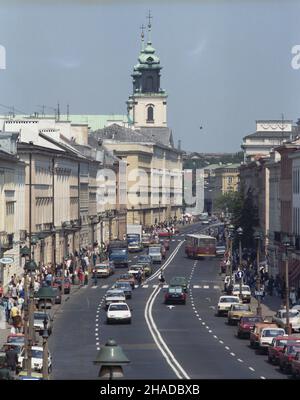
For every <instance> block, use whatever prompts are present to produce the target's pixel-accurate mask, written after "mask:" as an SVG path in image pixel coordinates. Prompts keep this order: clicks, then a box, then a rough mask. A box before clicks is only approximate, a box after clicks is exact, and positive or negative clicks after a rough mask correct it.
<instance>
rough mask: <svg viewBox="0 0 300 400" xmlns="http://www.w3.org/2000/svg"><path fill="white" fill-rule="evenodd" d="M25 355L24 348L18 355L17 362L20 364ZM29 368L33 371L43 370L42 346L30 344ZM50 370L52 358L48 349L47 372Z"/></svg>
mask: <svg viewBox="0 0 300 400" xmlns="http://www.w3.org/2000/svg"><path fill="white" fill-rule="evenodd" d="M24 357H25V349H24V350H23V351H22V353H21V355H20V357H19V363H20V364H21V365H22V364H23V360H24ZM31 368H32V369H33V370H34V371H38V372H41V371H42V370H43V347H40V346H32V347H31ZM51 371H52V358H51V354H50V351H48V373H49V374H50V373H51Z"/></svg>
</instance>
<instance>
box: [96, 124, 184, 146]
mask: <svg viewBox="0 0 300 400" xmlns="http://www.w3.org/2000/svg"><path fill="white" fill-rule="evenodd" d="M99 139H102V140H115V141H118V142H131V143H133V142H134V143H137V142H138V143H153V144H157V145H160V146H163V147H168V148H169V149H170V148H171V149H172V150H174V151H179V150H177V149H175V148H174V147H173V146H174V143H173V137H172V131H171V129H170V128H139V129H130V128H125V127H122V126H120V125H118V124H112V125H110V126H107V127H106V128H103V129H98V130H96V131H94V132H92V133H91V135H90V138H89V143H90V144H92V143H94V145H95V140H97V141H98V140H99Z"/></svg>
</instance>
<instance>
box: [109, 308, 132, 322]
mask: <svg viewBox="0 0 300 400" xmlns="http://www.w3.org/2000/svg"><path fill="white" fill-rule="evenodd" d="M106 322H107V323H108V324H110V323H112V322H127V323H128V324H131V311H130V308H129V306H128V304H127V303H113V304H110V305H109V307H108V310H107V314H106Z"/></svg>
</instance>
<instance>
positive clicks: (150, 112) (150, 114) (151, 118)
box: [147, 106, 154, 122]
mask: <svg viewBox="0 0 300 400" xmlns="http://www.w3.org/2000/svg"><path fill="white" fill-rule="evenodd" d="M147 122H154V107H153V106H148V108H147Z"/></svg>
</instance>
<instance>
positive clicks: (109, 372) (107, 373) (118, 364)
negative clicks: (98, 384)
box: [94, 339, 130, 380]
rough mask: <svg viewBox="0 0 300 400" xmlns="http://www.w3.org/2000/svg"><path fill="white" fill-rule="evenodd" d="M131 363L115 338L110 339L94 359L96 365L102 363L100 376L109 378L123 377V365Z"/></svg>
mask: <svg viewBox="0 0 300 400" xmlns="http://www.w3.org/2000/svg"><path fill="white" fill-rule="evenodd" d="M129 363H130V360H129V359H128V358H127V357H126V355H125V354H124V352H123V349H122V348H121V347H120V346H118V345H117V343H116V342H115V341H114V340H113V339H109V340H108V341H107V343H106V344H105V346H104V347H102V348H101V349H100V350H99V351H98V354H97V356H96V359H95V361H94V364H95V365H102V367H101V368H100V371H99V375H98V376H99V377H101V378H108V379H109V380H112V379H113V378H121V377H123V376H124V374H123V368H122V365H127V364H129Z"/></svg>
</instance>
